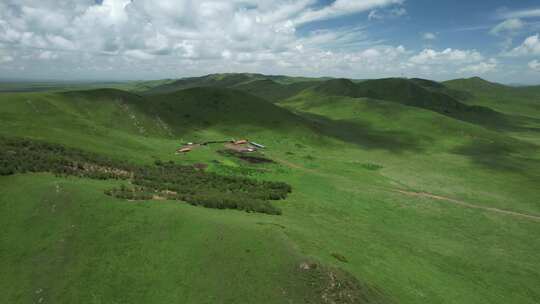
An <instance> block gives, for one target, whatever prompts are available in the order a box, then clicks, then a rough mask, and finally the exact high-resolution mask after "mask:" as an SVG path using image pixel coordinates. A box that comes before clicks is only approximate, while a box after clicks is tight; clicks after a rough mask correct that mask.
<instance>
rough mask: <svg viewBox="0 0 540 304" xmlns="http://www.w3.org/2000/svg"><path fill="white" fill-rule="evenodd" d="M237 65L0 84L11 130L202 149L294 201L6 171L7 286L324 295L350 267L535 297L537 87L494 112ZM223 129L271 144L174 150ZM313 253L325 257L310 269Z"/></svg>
mask: <svg viewBox="0 0 540 304" xmlns="http://www.w3.org/2000/svg"><path fill="white" fill-rule="evenodd" d="M232 76H234V77H233V78H232V79H231V78H230V77H231V75H222V76H216V75H214V76H212V77H210V78H211V79H212V80H211V81H209V80H207V79H206V80H205V81H209V82H211V85H205V86H204V88H199V86H200V85H196V86H195V85H194V86H193V87H192V88H184V87H181V89H183V90H181V91H175V90H172V89H171V85H170V83H169V84H165V86H164V88H165V89H163V90H162V89H160V88H159V86H158V87H156V88H155V89H152V90H150V91H148V92H145V93H144V94H141V95H138V94H139V93H136V92H131V93H130V92H124V91H120V90H90V91H84V92H69V93H58V92H38V93H3V94H0V104H1V105H2V107H1V108H0V122H1V128H0V135H4V136H22V137H29V138H34V139H40V140H46V141H49V142H53V143H59V144H63V145H67V146H70V147H74V148H79V149H84V150H87V151H90V152H94V153H100V154H103V155H107V156H109V157H114V158H119V159H126V160H129V161H132V162H134V163H138V164H150V163H153V162H154V161H155V160H156V159H160V160H163V161H168V160H172V161H174V162H176V163H178V164H192V163H207V164H209V167H208V169H207V170H208V171H210V172H215V173H219V174H224V175H240V176H248V177H249V178H253V179H257V180H276V181H284V182H287V183H289V184H291V185H292V188H293V191H292V193H291V194H290V195H289V196H288V197H287V199H286V200H283V201H274V202H272V204H274V205H276V206H277V207H279V208H280V209H281V210H282V211H283V214H282V215H279V216H271V215H264V214H247V213H244V212H239V211H234V210H212V209H204V208H200V207H194V206H190V205H188V204H184V203H181V202H174V201H152V200H150V201H142V202H129V201H125V200H120V199H116V198H112V197H109V196H105V195H104V194H103V191H104V190H105V189H107V188H110V187H111V186H115V185H116V184H115V183H117V182H115V181H96V180H89V179H84V178H73V177H72V178H60V177H55V176H53V175H50V174H23V175H13V176H4V177H0V189H1V190H0V191H1V193H2V195H1V196H0V208H1V210H0V211H1V212H0V217H1V221H2V223H5V224H3V225H4V227H5V229H4V230H3V231H2V232H1V235H2V237H1V244H0V245H1V246H0V261H1V262H0V263H2V264H0V267H1V268H2V269H6V271H4V272H3V273H2V275H0V291H1V292H2V294H4V295H6V299H8V301H9V302H32V301H38V300H39V299H40V298H43V300H44V301H46V302H54V303H73V302H81V303H82V302H85V303H87V302H89V303H92V302H94V303H114V302H117V303H164V302H182V303H329V301H328V300H325V297H324V295H325V294H329V293H330V294H332V295H333V296H335V297H337V296H336V295H337V294H339V292H338V291H330V290H329V289H328V286H330V285H331V282H329V281H328V278H329V277H333V276H334V277H337V278H341V280H342V282H344V283H343V284H344V285H347V286H354V287H351V288H349V289H346V291H344V292H345V293H349V294H352V295H357V294H360V295H362V296H357V297H349V298H347V297H345V298H343V297H342V298H340V300H341V301H342V303H538V302H539V301H540V292H539V291H538V288H537V286H538V285H539V284H540V258H539V257H538V255H537V252H538V251H539V250H540V241H539V240H538V237H537V236H538V234H539V233H540V204H539V198H540V189H539V188H538V185H539V184H540V153H539V150H538V143H539V140H540V133H538V131H537V130H536V129H535V121H534V120H528V119H529V118H535V117H536V116H535V115H537V114H535V113H536V112H533V110H534V104H535V102H536V103H538V102H540V101H539V100H540V95H532V96H533V97H534V98H536V99H533V100H529V101H527V102H528V103H530V104H531V105H532V107H530V108H529V110H531V111H530V113H531V114H529V116H527V117H526V118H525V119H524V120H522V119H521V118H520V117H521V114H523V113H519V111H510V110H506V109H505V108H504V107H492V108H493V109H494V110H497V111H498V112H496V113H498V114H500V115H502V117H504V118H505V119H506V118H508V119H510V118H511V119H510V121H511V122H512V124H513V125H512V128H503V129H501V128H496V127H493V125H489V124H486V123H485V121H483V120H482V119H483V118H482V113H484V112H481V113H479V114H475V115H470V116H467V119H460V118H462V117H453V116H454V115H453V114H452V115H449V113H446V112H445V111H444V109H442V110H437V109H434V108H432V107H431V105H428V106H420V105H421V104H412V103H411V102H412V101H414V100H417V99H415V97H414V96H415V95H412V97H411V95H407V92H410V90H408V91H406V92H403V96H409V97H408V99H407V100H403V101H401V102H400V100H398V99H399V96H400V93H399V91H394V92H393V93H392V94H393V95H394V96H390V97H388V96H380V95H371V96H363V95H365V94H363V93H358V92H359V89H358V86H359V85H363V86H366V84H365V82H351V83H349V82H347V81H338V82H335V81H331V82H330V83H325V82H326V80H324V79H318V80H313V79H297V80H296V81H293V80H287V81H285V80H283V79H280V78H275V77H274V78H272V77H268V78H264V77H262V76H260V75H256V77H254V76H253V75H232ZM261 78H263V79H261ZM268 80H270V81H272V83H270V82H269V81H268ZM415 81H416V82H415ZM415 81H411V82H412V84H410V83H407V84H406V85H405V87H410V86H412V85H415V87H414V88H415V89H414V90H415V91H414V92H416V90H418V92H421V93H422V94H424V93H425V92H428V93H429V94H427V95H426V96H432V95H431V94H435V93H436V94H444V95H445V96H446V97H445V96H443V97H440V98H451V99H452V100H454V101H457V102H459V103H460V104H463V105H465V106H474V105H481V106H484V107H490V104H489V103H487V102H484V103H482V102H474V101H473V100H481V99H482V98H487V97H482V96H483V95H482V93H481V92H476V88H477V87H478V86H476V85H474V84H473V85H471V86H470V88H469V89H467V90H464V89H462V88H461V89H460V88H458V87H456V86H450V85H448V86H442V87H439V86H437V84H433V83H428V84H426V83H424V82H422V86H420V85H419V84H418V83H419V82H418V80H415ZM191 82H193V79H191V80H190V83H191ZM197 82H200V79H198V80H197ZM220 82H221V83H220ZM308 82H309V85H308ZM180 83H182V81H180ZM183 83H184V84H185V83H186V81H185V80H184V82H183ZM218 83H219V84H218ZM257 83H261V84H264V87H265V88H268V87H274V86H278V87H279V86H285V88H290V87H288V86H290V85H291V84H294V83H303V84H302V85H297V86H301V87H302V89H301V90H298V91H295V90H285V89H284V90H285V91H286V92H287V94H283V95H280V94H275V95H272V96H270V97H269V98H268V100H265V99H264V96H262V94H261V96H259V97H255V96H253V95H251V94H250V92H249V91H248V89H247V88H249V90H252V91H253V90H255V89H254V87H255V88H256V87H257ZM321 84H322V85H321ZM351 84H352V86H351ZM304 85H305V87H304ZM343 85H345V86H346V87H349V88H350V89H349V90H346V88H342V87H341V86H343ZM367 85H370V86H373V87H375V88H376V87H378V86H379V84H378V83H375V84H369V82H368V84H367ZM427 85H430V86H433V87H431V88H430V89H426V86H427ZM190 86H191V85H190ZM329 86H330V87H331V88H332V89H333V90H335V91H333V90H329V89H328V87H329ZM416 86H419V87H420V88H421V89H422V90H419V89H418V88H416ZM398 88H399V87H396V90H397V89H398ZM177 89H178V88H177ZM264 90H265V89H264V88H261V92H264ZM270 91H272V90H270ZM246 92H248V93H246ZM343 92H354V94H343ZM433 92H435V93H433ZM251 93H253V92H251ZM338 93H339V94H338ZM415 94H416V93H415ZM508 94H511V93H508ZM531 94H532V93H531ZM465 96H469V97H468V98H469V99H467V100H465V98H464V97H465ZM458 97H459V98H463V99H459V98H458ZM516 98H517V99H516V100H517V101H516V102H517V103H519V102H520V101H519V100H521V99H519V97H516ZM381 99H385V100H381ZM422 99H423V98H422ZM445 100H446V99H445ZM485 100H487V99H485ZM535 100H536V101H535ZM420 101H422V102H428V101H429V100H427V101H426V100H420ZM271 102H277V104H272V103H271ZM439 105H440V104H439ZM443 105H447V103H444V104H443ZM507 108H508V107H507ZM465 109H466V107H465ZM457 114H460V113H457ZM497 117H499V116H497ZM525 125H527V126H528V128H525V127H524V126H525ZM230 137H237V138H240V137H247V138H250V139H253V140H255V141H258V142H262V143H264V144H265V145H267V146H268V149H267V150H266V151H265V152H264V153H265V157H268V158H270V159H273V160H274V161H275V162H276V163H273V164H272V163H270V164H262V165H254V164H248V163H246V162H242V161H241V160H238V159H236V158H231V157H228V156H227V155H222V154H219V153H217V151H218V150H220V149H222V147H221V146H219V145H217V146H208V147H204V148H200V149H198V150H196V151H194V152H192V153H190V154H187V155H183V156H177V155H174V154H173V152H174V150H175V148H176V147H177V146H178V145H179V144H180V142H184V141H199V140H204V139H222V138H223V139H228V138H230ZM506 211H509V212H513V213H508V212H506ZM305 263H307V264H310V263H317V265H319V266H318V268H317V269H318V270H317V271H312V270H308V271H306V270H305V269H303V268H302V267H300V265H305ZM338 269H339V270H338ZM333 274H339V275H333ZM347 274H350V275H351V276H353V277H354V278H355V279H352V278H349V277H348V275H347ZM351 282H354V284H352V283H351ZM351 284H352V285H351Z"/></svg>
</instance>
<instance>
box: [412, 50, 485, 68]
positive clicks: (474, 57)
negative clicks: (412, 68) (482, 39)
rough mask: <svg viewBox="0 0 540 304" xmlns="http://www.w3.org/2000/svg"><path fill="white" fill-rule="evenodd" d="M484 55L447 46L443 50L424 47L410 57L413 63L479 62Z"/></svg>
mask: <svg viewBox="0 0 540 304" xmlns="http://www.w3.org/2000/svg"><path fill="white" fill-rule="evenodd" d="M483 59H484V57H483V56H482V55H481V54H480V53H479V52H478V51H476V50H459V49H451V48H447V49H444V50H442V51H436V50H433V49H424V50H422V51H421V52H420V53H418V54H416V55H414V56H412V57H411V58H409V61H410V62H411V63H413V64H428V65H429V64H435V65H436V64H463V63H471V62H478V61H481V60H483Z"/></svg>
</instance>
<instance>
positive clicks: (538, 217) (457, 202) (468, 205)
mask: <svg viewBox="0 0 540 304" xmlns="http://www.w3.org/2000/svg"><path fill="white" fill-rule="evenodd" d="M272 159H274V160H275V161H276V162H278V163H281V164H283V165H285V166H287V167H289V168H294V169H298V170H301V171H304V172H309V173H313V174H318V175H322V176H324V175H328V174H324V173H322V172H319V171H317V170H313V169H308V168H304V167H302V166H300V165H297V164H295V163H291V162H289V161H286V160H284V159H280V158H275V157H272ZM377 188H379V187H377ZM381 190H386V191H389V190H390V191H393V192H398V193H401V194H405V195H408V196H416V197H427V198H431V199H435V200H439V201H446V202H449V203H452V204H455V205H459V206H462V207H466V208H471V209H478V210H484V211H489V212H495V213H499V214H506V215H511V216H515V217H520V218H526V219H531V220H535V221H540V215H533V214H527V213H520V212H516V211H510V210H504V209H499V208H494V207H487V206H481V205H475V204H471V203H467V202H464V201H460V200H457V199H453V198H449V197H444V196H440V195H435V194H431V193H427V192H412V191H406V190H401V189H382V188H381Z"/></svg>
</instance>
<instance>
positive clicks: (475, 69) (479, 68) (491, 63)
mask: <svg viewBox="0 0 540 304" xmlns="http://www.w3.org/2000/svg"><path fill="white" fill-rule="evenodd" d="M497 64H498V62H497V60H496V59H493V58H492V59H490V60H488V61H484V62H480V63H477V64H471V65H467V66H465V67H463V68H461V69H459V70H458V73H462V74H472V75H481V74H486V73H489V72H493V71H495V70H496V69H497Z"/></svg>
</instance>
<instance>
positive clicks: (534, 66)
mask: <svg viewBox="0 0 540 304" xmlns="http://www.w3.org/2000/svg"><path fill="white" fill-rule="evenodd" d="M528 66H529V68H530V69H531V70H533V71H536V72H540V61H538V60H536V59H535V60H533V61H531V62H529V64H528Z"/></svg>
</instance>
